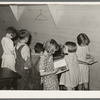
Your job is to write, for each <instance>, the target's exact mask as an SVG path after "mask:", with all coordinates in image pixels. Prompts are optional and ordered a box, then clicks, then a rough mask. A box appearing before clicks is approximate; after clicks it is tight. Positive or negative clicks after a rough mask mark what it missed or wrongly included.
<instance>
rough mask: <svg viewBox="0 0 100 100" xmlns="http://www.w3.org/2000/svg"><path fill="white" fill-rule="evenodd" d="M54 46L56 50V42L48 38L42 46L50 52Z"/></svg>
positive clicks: (57, 46)
mask: <svg viewBox="0 0 100 100" xmlns="http://www.w3.org/2000/svg"><path fill="white" fill-rule="evenodd" d="M52 46H54V47H55V49H56V51H57V50H58V49H59V45H58V43H57V42H56V41H55V40H54V39H50V40H48V41H47V42H45V43H44V45H43V48H44V50H46V51H47V52H48V53H50V52H51V47H52Z"/></svg>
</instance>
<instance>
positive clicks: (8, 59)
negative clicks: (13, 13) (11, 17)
mask: <svg viewBox="0 0 100 100" xmlns="http://www.w3.org/2000/svg"><path fill="white" fill-rule="evenodd" d="M16 35H17V31H16V29H15V28H14V27H8V28H7V30H6V36H5V37H3V38H2V40H1V45H2V48H3V55H2V64H1V67H7V68H9V69H11V70H13V71H15V47H14V44H13V41H12V40H11V39H13V38H14V37H15V36H16Z"/></svg>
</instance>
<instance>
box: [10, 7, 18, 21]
mask: <svg viewBox="0 0 100 100" xmlns="http://www.w3.org/2000/svg"><path fill="white" fill-rule="evenodd" d="M10 8H11V10H12V12H13V14H14V16H15V18H16V20H17V21H18V7H17V5H10Z"/></svg>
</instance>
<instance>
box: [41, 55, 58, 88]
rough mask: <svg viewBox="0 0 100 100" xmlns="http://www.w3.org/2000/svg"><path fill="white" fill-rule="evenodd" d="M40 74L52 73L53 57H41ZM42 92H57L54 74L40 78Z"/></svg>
mask: <svg viewBox="0 0 100 100" xmlns="http://www.w3.org/2000/svg"><path fill="white" fill-rule="evenodd" d="M39 69H40V72H49V71H54V63H53V57H52V56H49V57H46V56H42V57H41V58H40V64H39ZM42 83H43V89H44V90H59V85H58V79H57V75H56V74H50V75H47V76H43V77H42Z"/></svg>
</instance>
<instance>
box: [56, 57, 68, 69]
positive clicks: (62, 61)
mask: <svg viewBox="0 0 100 100" xmlns="http://www.w3.org/2000/svg"><path fill="white" fill-rule="evenodd" d="M64 66H65V67H66V66H67V64H66V61H65V59H64V58H63V59H59V60H55V61H54V68H60V67H64ZM66 68H67V67H66Z"/></svg>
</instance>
